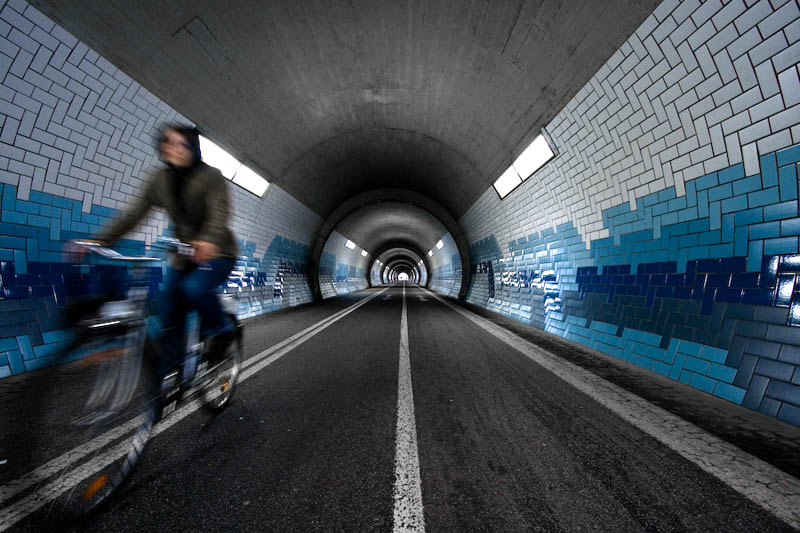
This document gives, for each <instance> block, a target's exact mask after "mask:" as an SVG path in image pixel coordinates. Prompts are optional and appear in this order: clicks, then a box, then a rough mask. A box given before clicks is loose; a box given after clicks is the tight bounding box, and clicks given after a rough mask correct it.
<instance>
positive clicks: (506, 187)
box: [494, 165, 522, 199]
mask: <svg viewBox="0 0 800 533" xmlns="http://www.w3.org/2000/svg"><path fill="white" fill-rule="evenodd" d="M520 183H522V179H521V178H520V177H519V174H517V170H516V169H515V168H514V166H513V165H512V166H510V167H508V168H507V169H506V171H505V172H503V174H502V175H501V176H500V177H499V178H497V181H495V182H494V190H496V191H497V194H499V195H500V198H501V199H502V198H505V197H506V195H507V194H508V193H510V192H511V191H513V190H514V189H515V188H516V187H517V186H518V185H519V184H520Z"/></svg>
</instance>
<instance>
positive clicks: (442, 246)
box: [436, 239, 444, 250]
mask: <svg viewBox="0 0 800 533" xmlns="http://www.w3.org/2000/svg"><path fill="white" fill-rule="evenodd" d="M442 248H444V243H443V242H442V241H441V239H439V242H437V243H436V249H437V250H441V249H442Z"/></svg>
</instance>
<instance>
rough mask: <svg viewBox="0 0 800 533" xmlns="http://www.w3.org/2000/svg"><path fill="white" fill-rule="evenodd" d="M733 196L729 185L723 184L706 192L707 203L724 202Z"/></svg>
mask: <svg viewBox="0 0 800 533" xmlns="http://www.w3.org/2000/svg"><path fill="white" fill-rule="evenodd" d="M731 196H733V188H732V187H731V184H730V183H725V184H723V185H720V186H718V187H713V188H711V189H709V190H708V201H709V202H716V201H718V200H724V199H726V198H730V197H731Z"/></svg>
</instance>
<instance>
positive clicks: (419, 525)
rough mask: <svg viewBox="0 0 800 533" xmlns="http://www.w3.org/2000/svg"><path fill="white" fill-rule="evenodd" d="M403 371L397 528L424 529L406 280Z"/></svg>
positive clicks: (397, 456)
mask: <svg viewBox="0 0 800 533" xmlns="http://www.w3.org/2000/svg"><path fill="white" fill-rule="evenodd" d="M399 364H400V367H399V368H400V372H399V376H398V379H397V444H396V446H395V467H394V531H425V516H424V515H423V512H422V481H421V479H420V475H419V453H418V451H417V423H416V420H415V418H414V392H413V389H412V385H411V358H410V356H409V351H408V313H407V311H406V285H405V283H403V312H402V315H401V317H400V363H399Z"/></svg>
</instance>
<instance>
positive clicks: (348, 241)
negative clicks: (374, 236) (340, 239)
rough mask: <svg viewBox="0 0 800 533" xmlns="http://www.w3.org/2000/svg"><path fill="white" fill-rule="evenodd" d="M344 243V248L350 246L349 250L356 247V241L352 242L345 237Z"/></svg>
mask: <svg viewBox="0 0 800 533" xmlns="http://www.w3.org/2000/svg"><path fill="white" fill-rule="evenodd" d="M344 245H345V247H346V248H350V249H351V250H355V248H356V243H354V242H353V241H351V240H350V239H347V242H346V243H344Z"/></svg>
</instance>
